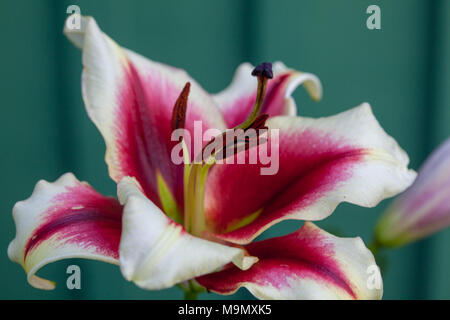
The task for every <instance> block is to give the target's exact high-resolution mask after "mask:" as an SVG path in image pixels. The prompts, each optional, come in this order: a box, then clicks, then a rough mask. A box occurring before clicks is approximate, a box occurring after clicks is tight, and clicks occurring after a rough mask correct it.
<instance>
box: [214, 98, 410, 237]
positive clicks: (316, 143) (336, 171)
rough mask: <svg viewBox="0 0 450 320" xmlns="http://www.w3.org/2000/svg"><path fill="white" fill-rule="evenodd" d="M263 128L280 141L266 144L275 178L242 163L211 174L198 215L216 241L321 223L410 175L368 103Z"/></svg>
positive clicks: (394, 190) (403, 184) (373, 200)
mask: <svg viewBox="0 0 450 320" xmlns="http://www.w3.org/2000/svg"><path fill="white" fill-rule="evenodd" d="M267 125H268V126H269V130H271V129H279V139H278V140H279V141H278V142H277V141H274V140H273V139H271V138H269V141H268V143H267V144H266V146H267V148H269V149H271V148H272V147H273V146H275V145H278V147H279V161H278V162H279V170H278V171H277V172H276V174H273V175H261V173H260V169H261V168H263V167H267V165H263V164H261V162H260V161H258V164H249V161H248V160H247V161H246V162H245V163H246V164H216V165H215V166H214V167H213V168H212V169H211V172H210V175H209V177H208V180H207V187H206V196H205V211H206V217H207V225H208V227H209V230H210V231H211V232H213V233H214V232H215V233H216V236H217V237H219V238H220V239H223V240H227V241H231V242H234V243H239V244H245V243H249V242H250V241H252V240H253V239H254V238H255V237H256V236H258V235H259V234H261V233H262V232H263V231H264V230H266V229H267V228H269V227H270V226H271V225H273V224H275V223H277V222H279V221H281V220H286V219H299V220H321V219H324V218H326V217H327V216H329V215H330V214H331V213H332V212H333V211H334V209H335V208H336V207H337V205H338V204H339V203H340V202H343V201H345V202H349V203H353V204H357V205H360V206H365V207H373V206H375V205H376V204H378V203H379V202H380V201H381V200H383V199H385V198H387V197H391V196H394V195H396V194H398V193H399V192H402V191H403V190H405V189H406V188H407V187H409V185H411V183H412V182H413V181H414V179H415V177H416V173H415V172H414V171H412V170H408V168H407V166H408V162H409V159H408V156H407V155H406V153H405V152H404V151H403V150H402V149H401V148H400V147H399V146H398V144H397V143H396V142H395V140H394V139H393V138H391V137H390V136H388V135H387V134H386V133H385V132H384V130H383V129H382V128H381V127H380V125H379V123H378V122H377V121H376V119H375V117H374V116H373V114H372V111H371V108H370V106H369V105H368V104H362V105H361V106H359V107H357V108H354V109H351V110H349V111H346V112H343V113H340V114H338V115H336V116H332V117H327V118H320V119H310V118H300V117H281V116H280V117H274V118H271V119H269V120H268V122H267ZM272 150H275V151H272V152H275V153H276V151H277V150H276V148H275V149H272ZM249 152H257V149H256V148H254V149H251V150H249V151H247V156H248V155H249ZM277 160H278V159H277V158H276V157H275V158H273V159H272V162H276V161H277ZM235 163H236V162H235Z"/></svg>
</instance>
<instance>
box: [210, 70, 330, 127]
mask: <svg viewBox="0 0 450 320" xmlns="http://www.w3.org/2000/svg"><path fill="white" fill-rule="evenodd" d="M252 70H253V66H252V65H251V64H249V63H243V64H241V65H240V66H239V67H238V68H237V70H236V73H235V75H234V78H233V81H232V82H231V84H230V85H229V86H228V88H226V89H225V90H223V91H222V92H219V93H218V94H215V95H213V98H214V100H215V101H216V102H217V104H218V105H219V108H220V109H221V111H222V114H223V116H224V118H225V121H226V124H227V127H228V128H233V127H234V126H236V125H238V124H240V123H242V122H244V121H245V120H246V119H247V117H248V116H249V115H250V112H251V110H252V108H253V105H254V103H255V99H256V87H257V81H256V79H255V77H253V76H252V75H251V73H252ZM273 73H274V78H273V79H272V80H270V81H269V82H268V85H267V90H266V95H265V98H264V104H263V106H262V109H261V113H267V114H269V115H270V116H278V115H291V116H294V115H296V114H297V107H296V105H295V101H294V99H292V97H291V94H292V93H293V92H294V90H295V89H296V88H297V86H299V85H300V84H303V85H304V86H305V88H306V90H307V91H308V93H309V95H310V96H311V98H312V99H313V100H316V101H317V100H320V99H321V97H322V85H321V83H320V80H319V78H317V77H316V76H315V75H313V74H310V73H304V72H299V71H296V70H293V69H288V68H287V67H286V66H285V65H284V64H283V63H281V62H275V63H274V65H273Z"/></svg>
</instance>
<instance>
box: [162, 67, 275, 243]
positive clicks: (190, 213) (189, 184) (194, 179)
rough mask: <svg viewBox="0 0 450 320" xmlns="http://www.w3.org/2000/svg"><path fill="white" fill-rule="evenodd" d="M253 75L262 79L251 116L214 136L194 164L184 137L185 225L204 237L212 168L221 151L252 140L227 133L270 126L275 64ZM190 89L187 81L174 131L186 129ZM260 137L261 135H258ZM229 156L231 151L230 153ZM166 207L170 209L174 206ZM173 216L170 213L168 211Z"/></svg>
mask: <svg viewBox="0 0 450 320" xmlns="http://www.w3.org/2000/svg"><path fill="white" fill-rule="evenodd" d="M252 75H253V76H255V77H257V79H258V87H257V92H256V100H255V104H254V106H253V109H252V111H251V113H250V115H249V116H248V118H247V119H246V120H245V121H244V122H242V123H241V124H240V125H238V126H236V127H234V128H232V129H231V130H227V131H225V132H223V133H222V134H220V135H219V136H216V137H215V138H213V139H211V141H209V142H208V143H207V144H206V145H205V146H204V147H203V149H202V151H201V153H200V154H199V155H196V156H195V157H194V161H193V162H192V163H191V159H190V156H189V150H188V148H187V146H186V143H185V141H184V139H183V138H181V142H180V143H181V144H182V148H183V157H184V173H183V174H184V176H183V182H184V212H183V219H182V220H183V221H182V223H183V225H184V228H185V229H186V231H187V232H189V233H191V234H193V235H195V236H199V237H202V236H204V231H205V230H207V225H206V219H205V210H204V198H205V187H206V180H207V177H208V172H209V170H210V169H211V167H212V166H213V165H214V164H215V163H216V161H217V159H218V158H217V156H216V155H218V154H220V151H222V154H223V151H224V150H225V149H227V150H228V149H231V148H232V149H233V150H236V149H237V145H238V143H242V144H243V145H244V147H245V148H248V146H249V141H248V138H246V139H243V140H239V136H237V137H234V138H233V140H232V142H231V143H229V141H228V140H227V134H228V133H230V131H231V132H232V133H234V132H236V130H240V131H241V132H242V133H243V134H244V133H245V132H246V130H248V129H250V128H252V129H255V130H258V129H267V127H265V122H266V120H267V118H268V115H267V114H260V113H261V109H262V106H263V102H264V95H265V92H266V88H267V82H268V80H269V79H271V78H273V74H272V65H271V64H270V63H267V62H264V63H262V64H260V65H258V66H257V67H255V68H254V69H253V72H252ZM189 91H190V83H189V82H188V83H186V85H185V86H184V88H183V90H182V91H181V93H180V95H179V97H178V99H177V101H176V102H175V106H174V108H173V113H172V121H171V126H172V130H176V129H184V125H185V120H186V111H187V102H188V96H189ZM256 138H258V137H257V136H256ZM207 148H211V149H212V150H213V151H212V152H211V154H210V156H208V157H207V158H206V159H205V153H204V152H205V150H206V149H207ZM227 155H228V153H227ZM163 207H164V209H165V211H167V210H166V207H168V208H169V209H170V206H165V205H164V204H163ZM166 214H168V215H169V216H170V213H169V212H166Z"/></svg>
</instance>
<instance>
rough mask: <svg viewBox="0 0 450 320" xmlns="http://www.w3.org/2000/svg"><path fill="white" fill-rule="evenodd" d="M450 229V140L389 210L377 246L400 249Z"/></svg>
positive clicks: (379, 230)
mask: <svg viewBox="0 0 450 320" xmlns="http://www.w3.org/2000/svg"><path fill="white" fill-rule="evenodd" d="M449 225H450V139H447V141H445V142H444V143H443V144H442V145H441V146H440V147H439V148H437V149H436V150H435V151H434V152H433V153H432V154H431V155H430V156H429V158H428V159H427V160H426V161H425V163H424V164H423V165H422V167H421V168H420V170H419V175H418V177H417V179H416V181H415V182H414V183H413V185H412V186H411V187H410V188H409V189H408V190H407V191H406V192H404V193H403V194H401V195H400V196H399V197H397V198H396V199H395V201H394V202H393V203H392V204H391V205H390V206H389V208H388V209H387V210H386V213H385V214H384V215H383V216H382V217H381V219H380V221H379V222H378V224H377V227H376V229H375V235H376V242H375V243H376V245H379V246H385V247H399V246H403V245H406V244H408V243H411V242H414V241H417V240H420V239H422V238H424V237H427V236H429V235H431V234H433V233H435V232H437V231H439V230H442V229H444V228H446V227H448V226H449Z"/></svg>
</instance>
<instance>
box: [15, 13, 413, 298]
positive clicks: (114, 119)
mask: <svg viewBox="0 0 450 320" xmlns="http://www.w3.org/2000/svg"><path fill="white" fill-rule="evenodd" d="M65 34H66V35H67V37H68V38H69V39H70V40H71V41H72V42H73V43H74V44H75V45H76V46H77V47H79V48H80V49H82V51H83V66H84V69H83V75H82V91H83V98H84V102H85V105H86V109H87V112H88V114H89V117H90V118H91V119H92V121H93V122H94V123H95V125H96V126H97V127H98V129H99V130H100V132H101V134H102V135H103V137H104V139H105V143H106V148H107V151H106V162H107V165H108V169H109V173H110V176H111V178H112V179H113V180H114V181H115V182H117V183H118V192H117V193H118V199H119V200H116V199H114V198H109V197H105V196H103V195H101V194H99V193H98V192H97V191H95V190H94V189H93V188H92V187H90V186H89V185H88V184H86V183H84V182H80V181H78V180H77V179H76V178H75V176H74V175H72V174H70V173H68V174H65V175H64V176H62V177H61V178H60V179H58V180H57V181H56V182H54V183H48V182H45V181H41V182H39V183H38V184H37V185H36V188H35V190H34V192H33V194H32V195H31V197H30V198H29V199H27V200H25V201H21V202H18V203H17V204H16V205H15V207H14V209H13V216H14V220H15V223H16V229H17V234H16V237H15V239H14V240H13V241H12V242H11V244H10V246H9V248H8V254H9V257H10V259H11V260H13V261H15V262H17V263H19V264H21V265H22V267H23V268H24V269H25V271H26V273H27V275H28V281H29V283H30V284H31V285H32V286H34V287H37V288H41V289H52V288H54V283H52V282H50V281H48V280H45V279H42V278H39V277H38V276H36V275H35V273H36V272H37V271H38V269H39V268H41V267H42V266H44V265H46V264H47V263H50V262H53V261H56V260H60V259H65V258H73V257H78V258H88V259H96V260H101V261H105V262H109V263H113V264H117V265H119V266H120V269H121V271H122V274H123V276H124V277H125V278H126V279H127V280H129V281H133V282H134V283H136V284H137V285H138V286H140V287H142V288H145V289H149V290H156V289H162V288H168V287H172V286H174V285H176V284H180V283H181V284H182V283H184V282H186V281H189V280H191V279H195V280H196V282H195V285H200V286H202V287H204V288H206V289H208V290H209V291H213V292H217V293H220V294H231V293H233V292H235V291H236V290H238V288H240V287H246V288H247V289H248V290H249V291H250V292H251V293H252V294H254V295H255V296H256V297H258V298H262V299H379V298H381V296H382V287H378V288H370V287H369V286H367V278H368V276H369V274H368V271H367V270H368V268H370V267H371V266H376V263H375V260H374V257H373V255H372V253H371V252H370V251H369V250H368V249H367V248H366V247H365V245H364V244H363V242H362V240H361V239H360V238H338V237H335V236H333V235H331V234H329V233H327V232H325V231H323V230H321V229H320V228H318V227H317V226H315V225H314V224H313V223H311V222H306V223H305V224H304V226H303V227H302V228H301V229H300V230H298V231H296V232H294V233H292V234H289V235H286V236H282V237H278V238H273V239H268V240H263V241H256V242H252V241H253V240H254V239H255V238H256V237H257V236H258V235H260V234H261V233H262V232H263V231H264V230H266V229H267V228H269V227H270V226H272V225H274V224H276V223H277V222H280V221H282V220H286V219H297V220H308V221H312V220H321V219H324V218H326V217H327V216H329V215H330V214H331V213H332V212H333V211H334V209H335V208H336V207H337V205H338V204H339V203H340V202H343V201H346V202H350V203H353V204H357V205H360V206H366V207H372V206H375V205H376V204H377V203H378V202H379V201H381V200H382V199H385V198H386V197H391V196H393V195H396V194H397V193H399V192H402V191H403V190H405V189H406V188H407V187H408V186H409V185H410V184H411V183H412V182H413V180H414V178H415V172H413V171H411V170H408V168H407V165H408V161H409V160H408V156H407V155H406V153H405V152H404V151H403V150H402V149H401V148H400V147H399V146H398V144H397V143H396V142H395V140H394V139H393V138H391V137H390V136H388V135H387V134H386V133H385V132H384V130H383V129H382V128H381V127H380V125H379V124H378V122H377V121H376V119H375V118H374V116H373V114H372V112H371V108H370V107H369V105H368V104H366V103H364V104H362V105H361V106H359V107H356V108H354V109H351V110H349V111H346V112H343V113H340V114H338V115H335V116H332V117H328V118H320V119H311V118H304V117H296V116H294V115H295V113H296V105H295V103H294V100H293V99H292V98H291V93H292V92H293V90H294V89H295V88H296V87H297V86H298V85H299V84H303V85H304V86H305V87H306V89H307V90H308V92H309V93H310V95H311V97H312V98H313V99H320V97H321V85H320V82H319V80H318V78H317V77H315V76H314V75H312V74H307V73H301V72H298V71H295V70H292V69H288V68H286V67H285V66H284V65H282V64H281V63H276V64H275V65H274V69H273V75H272V74H270V75H269V74H267V73H266V74H264V72H269V71H270V70H269V68H268V66H267V65H266V67H267V69H266V70H263V71H264V72H263V73H261V72H260V73H259V74H257V76H258V79H259V82H258V83H259V86H257V81H255V78H254V77H252V76H251V73H252V70H253V67H252V66H251V65H249V64H243V65H241V66H240V67H239V68H238V70H237V71H236V75H235V77H234V79H233V81H232V83H231V85H230V86H229V87H228V88H227V89H225V90H224V91H223V92H221V93H219V94H215V95H210V94H208V93H206V92H205V91H204V90H203V89H202V88H201V87H200V86H199V85H198V84H197V83H196V82H195V81H194V80H193V79H192V78H191V77H190V76H189V75H188V74H186V72H184V71H182V70H179V69H176V68H173V67H169V66H166V65H164V64H161V63H157V62H154V61H151V60H148V59H146V58H144V57H142V56H140V55H138V54H136V53H134V52H132V51H129V50H127V49H125V48H123V47H120V46H119V45H118V44H116V43H115V42H114V41H113V40H111V39H110V38H109V37H108V36H107V35H105V34H104V33H103V32H102V31H101V30H100V29H99V27H98V26H97V24H96V22H95V20H94V19H93V18H90V17H82V20H81V29H80V30H69V29H66V30H65ZM260 71H261V70H260ZM271 76H273V79H272V80H270V81H268V78H270V77H271ZM187 83H189V84H190V85H186V84H187ZM180 93H181V94H180ZM264 93H265V94H264ZM188 94H189V96H188ZM257 97H258V98H257ZM262 99H263V100H262ZM174 105H175V109H176V110H175V112H174ZM255 108H256V109H255ZM180 110H181V111H180ZM255 110H257V112H255ZM177 112H181V113H180V115H181V116H180V117H178V116H179V115H178V114H177ZM262 113H264V114H268V115H269V116H270V117H269V119H268V120H267V122H265V121H262V122H265V124H263V125H265V126H267V127H268V128H269V130H272V129H278V130H279V139H278V140H277V141H275V140H271V137H270V136H268V138H267V139H268V141H267V143H268V144H277V146H278V150H279V170H278V171H277V173H276V174H274V175H261V174H260V169H261V167H262V166H263V165H261V164H219V163H217V164H214V165H210V164H205V165H203V163H201V164H188V163H186V164H185V165H183V164H178V165H177V164H174V163H173V161H171V150H172V148H173V146H174V143H175V142H174V141H172V140H171V134H172V129H173V124H174V120H173V119H175V123H176V124H177V125H176V127H177V126H178V120H181V122H182V123H183V125H182V127H184V128H185V129H186V130H188V131H191V132H192V131H193V126H194V121H201V123H202V126H203V129H204V130H206V129H209V128H214V129H219V130H221V131H224V130H226V129H227V128H234V127H237V126H238V127H239V126H240V125H242V124H243V123H248V122H249V121H250V122H251V120H255V119H256V120H258V119H261V118H258V117H259V115H261V114H262ZM174 115H175V116H174ZM255 116H256V118H255ZM249 119H250V120H249ZM256 120H255V121H256ZM263 120H265V117H264V119H263ZM207 143H208V141H203V144H202V145H203V146H205V145H206V144H207ZM245 152H246V153H248V152H250V150H245ZM186 153H187V154H189V155H188V156H187V158H188V161H187V162H189V160H192V159H193V158H194V155H193V154H192V150H191V148H185V154H186ZM204 168H207V169H204Z"/></svg>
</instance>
